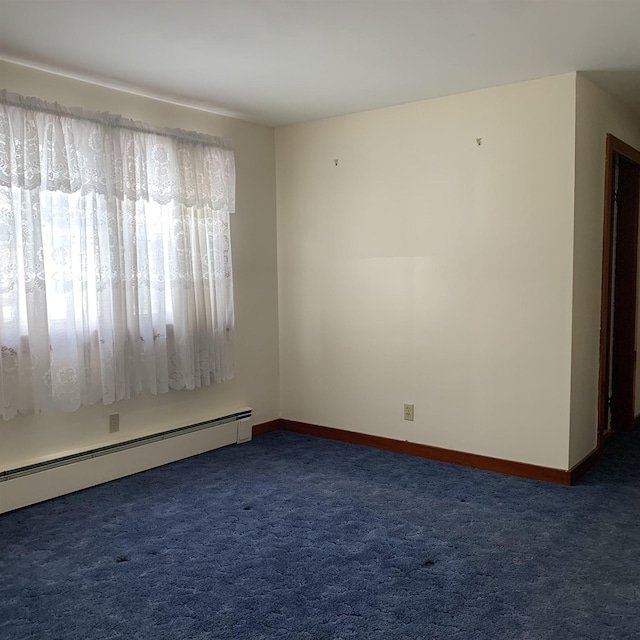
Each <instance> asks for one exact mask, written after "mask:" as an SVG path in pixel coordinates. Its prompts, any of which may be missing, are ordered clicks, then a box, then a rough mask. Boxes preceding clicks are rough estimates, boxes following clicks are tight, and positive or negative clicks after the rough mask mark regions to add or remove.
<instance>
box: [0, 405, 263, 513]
mask: <svg viewBox="0 0 640 640" xmlns="http://www.w3.org/2000/svg"><path fill="white" fill-rule="evenodd" d="M251 430H252V410H251V409H240V410H238V411H237V412H235V413H232V414H229V415H226V416H223V417H220V418H215V419H213V420H209V421H206V422H199V423H197V424H191V425H188V426H184V427H177V428H174V429H168V430H166V431H162V432H160V433H154V434H151V435H147V436H142V437H139V438H132V439H130V440H124V441H120V442H114V443H113V444H107V445H104V446H99V447H96V448H93V449H89V450H85V451H79V452H77V453H72V454H69V455H63V456H60V457H57V458H52V459H48V460H44V461H42V462H37V463H35V464H29V465H25V466H21V467H16V468H13V469H8V470H6V471H0V513H4V512H6V511H11V510H13V509H18V508H20V507H25V506H27V505H30V504H34V503H36V502H41V501H43V500H49V499H50V498H55V497H58V496H61V495H64V494H66V493H71V492H73V491H78V490H80V489H86V488H87V487H91V486H95V485H97V484H102V483H103V482H109V481H111V480H116V479H117V478H122V477H124V476H128V475H131V474H134V473H138V472H140V471H145V470H147V469H152V468H153V467H159V466H161V465H163V464H168V463H170V462H176V461H177V460H181V459H183V458H188V457H190V456H193V455H197V454H199V453H204V452H205V451H210V450H212V449H217V448H219V447H223V446H226V445H229V444H234V443H238V444H240V443H242V442H247V441H249V440H251Z"/></svg>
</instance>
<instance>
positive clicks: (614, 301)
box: [598, 134, 640, 446]
mask: <svg viewBox="0 0 640 640" xmlns="http://www.w3.org/2000/svg"><path fill="white" fill-rule="evenodd" d="M639 216H640V151H637V150H636V149H634V148H633V147H631V146H629V145H628V144H626V143H624V142H622V140H619V139H618V138H616V137H615V136H612V135H611V134H609V135H608V136H607V155H606V174H605V210H604V242H603V265H602V317H601V329H600V381H599V401H598V446H601V445H602V441H603V439H604V437H605V436H606V435H607V434H609V433H611V432H614V431H631V430H633V429H634V426H635V423H636V420H635V411H636V409H637V408H638V407H636V401H635V397H636V367H637V358H636V350H637V349H636V343H637V338H636V336H637V326H638V322H637V317H638V311H637V303H638V218H639Z"/></svg>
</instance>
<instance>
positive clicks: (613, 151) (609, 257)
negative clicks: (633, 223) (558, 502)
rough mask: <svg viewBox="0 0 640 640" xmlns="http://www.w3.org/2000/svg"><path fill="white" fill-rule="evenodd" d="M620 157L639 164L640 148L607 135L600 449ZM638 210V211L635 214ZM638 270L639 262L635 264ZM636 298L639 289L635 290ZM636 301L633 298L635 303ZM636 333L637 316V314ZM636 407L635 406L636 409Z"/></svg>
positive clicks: (604, 422) (606, 395)
mask: <svg viewBox="0 0 640 640" xmlns="http://www.w3.org/2000/svg"><path fill="white" fill-rule="evenodd" d="M615 156H621V157H623V158H625V159H626V160H628V161H630V162H632V163H633V164H636V165H638V166H639V167H640V151H638V150H637V149H634V148H633V147H632V146H631V145H628V144H627V143H626V142H623V141H622V140H620V139H619V138H616V137H615V136H614V135H612V134H610V133H609V134H607V152H606V164H605V188H604V223H603V242H602V297H601V307H600V309H601V312H600V370H599V374H598V448H600V447H601V446H602V440H603V436H604V433H605V431H606V428H607V426H608V422H609V413H610V407H609V384H610V377H611V370H610V367H611V329H612V327H611V316H612V300H611V288H612V281H613V275H614V274H613V253H614V252H613V243H614V242H615V237H614V223H615V219H614V196H615V194H614V166H615V165H614V159H615ZM638 215H639V213H638V212H636V216H638ZM636 269H637V265H636ZM636 297H637V291H636ZM636 303H637V300H634V304H636ZM636 332H637V317H636ZM634 410H635V409H634Z"/></svg>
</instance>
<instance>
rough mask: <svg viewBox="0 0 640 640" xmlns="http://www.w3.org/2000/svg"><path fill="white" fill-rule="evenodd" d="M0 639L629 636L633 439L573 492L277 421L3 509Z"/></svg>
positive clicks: (633, 604)
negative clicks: (262, 431) (244, 437)
mask: <svg viewBox="0 0 640 640" xmlns="http://www.w3.org/2000/svg"><path fill="white" fill-rule="evenodd" d="M0 638H2V640H22V639H26V638H37V639H38V640H44V639H56V640H94V639H100V640H106V639H116V638H117V639H120V638H122V639H127V640H147V639H149V640H164V639H167V640H186V639H189V640H204V639H214V638H215V639H230V638H233V639H239V640H257V639H259V638H260V639H267V640H268V639H271V638H274V639H276V638H277V639H284V638H286V639H291V640H304V639H308V640H324V639H327V640H328V639H343V638H344V639H347V638H358V639H368V638H376V639H380V640H394V639H402V640H417V639H424V640H440V639H447V640H462V639H464V640H467V639H468V640H509V639H514V640H525V639H526V640H534V639H535V640H542V639H553V640H574V639H575V640H578V639H580V640H585V639H592V640H607V639H611V640H625V639H638V638H640V433H635V434H630V435H624V436H622V435H621V436H617V437H616V438H615V439H614V440H613V441H612V442H610V443H609V445H608V446H607V448H606V451H605V455H604V457H603V459H602V460H601V462H600V463H599V464H598V465H597V466H596V467H595V468H594V469H593V470H592V471H591V472H590V473H589V474H588V475H586V476H585V477H584V479H583V480H582V481H581V482H580V483H579V484H578V485H576V486H574V487H561V486H556V485H552V484H547V483H542V482H537V481H530V480H522V479H518V478H512V477H507V476H501V475H497V474H493V473H490V472H485V471H477V470H472V469H465V468H462V467H456V466H452V465H446V464H442V463H437V462H432V461H428V460H424V459H420V458H412V457H408V456H403V455H400V454H394V453H389V452H384V451H378V450H375V449H368V448H365V447H360V446H355V445H348V444H343V443H339V442H332V441H328V440H321V439H316V438H312V437H307V436H300V435H295V434H291V433H285V432H276V433H272V434H269V435H267V436H262V437H260V438H257V439H256V440H254V441H253V442H251V443H249V444H244V445H241V446H231V447H227V448H224V449H219V450H217V451H213V452H210V453H207V454H203V455H201V456H198V457H195V458H191V459H189V460H184V461H182V462H178V463H175V464H172V465H169V466H166V467H162V468H159V469H154V470H151V471H148V472H146V473H141V474H138V475H136V476H132V477H129V478H124V479H122V480H118V481H115V482H111V483H109V484H105V485H101V486H99V487H95V488H92V489H88V490H85V491H82V492H79V493H76V494H73V495H69V496H65V497H62V498H58V499H56V500H52V501H49V502H46V503H42V504H38V505H34V506H32V507H28V508H26V509H22V510H19V511H15V512H13V513H10V514H6V515H4V516H0Z"/></svg>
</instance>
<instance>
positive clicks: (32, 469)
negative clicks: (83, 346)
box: [0, 409, 252, 482]
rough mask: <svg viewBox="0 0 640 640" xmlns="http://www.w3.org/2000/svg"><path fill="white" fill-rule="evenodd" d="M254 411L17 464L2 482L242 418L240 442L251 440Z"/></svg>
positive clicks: (3, 474) (0, 477) (0, 478)
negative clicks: (22, 465) (242, 427)
mask: <svg viewBox="0 0 640 640" xmlns="http://www.w3.org/2000/svg"><path fill="white" fill-rule="evenodd" d="M251 415H252V410H251V409H242V410H240V411H238V412H236V413H231V414H229V415H228V416H223V417H222V418H215V419H214V420H207V421H206V422H198V423H196V424H191V425H188V426H186V427H177V428H176V429H168V430H167V431H162V432H160V433H154V434H152V435H148V436H142V437H140V438H133V439H131V440H125V441H123V442H116V443H114V444H109V445H105V446H102V447H96V448H95V449H89V450H87V451H80V452H78V453H73V454H70V455H67V456H61V457H59V458H54V459H52V460H46V461H44V462H37V463H35V464H29V465H26V466H24V467H16V468H15V469H9V470H8V471H0V482H6V481H7V480H15V479H16V478H23V477H25V476H29V475H32V474H34V473H40V472H42V471H49V470H51V469H57V468H58V467H64V466H66V465H69V464H74V463H76V462H83V461H85V460H91V459H93V458H100V457H102V456H106V455H109V454H112V453H118V452H120V451H126V450H127V449H133V448H135V447H140V446H142V445H147V444H151V443H154V442H161V441H162V440H168V439H169V438H175V437H176V436H182V435H186V434H189V433H193V432H195V431H201V430H203V429H209V428H211V427H216V426H219V425H222V424H228V423H230V422H238V434H237V442H238V443H241V442H247V441H249V440H251V422H250V418H251ZM241 422H244V423H245V424H246V425H248V429H241V427H240V424H241Z"/></svg>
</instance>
